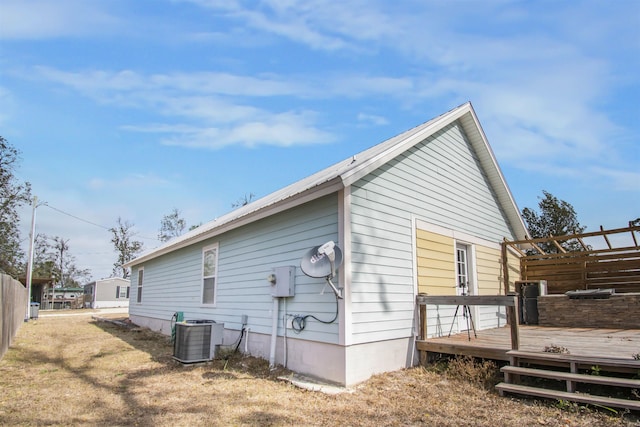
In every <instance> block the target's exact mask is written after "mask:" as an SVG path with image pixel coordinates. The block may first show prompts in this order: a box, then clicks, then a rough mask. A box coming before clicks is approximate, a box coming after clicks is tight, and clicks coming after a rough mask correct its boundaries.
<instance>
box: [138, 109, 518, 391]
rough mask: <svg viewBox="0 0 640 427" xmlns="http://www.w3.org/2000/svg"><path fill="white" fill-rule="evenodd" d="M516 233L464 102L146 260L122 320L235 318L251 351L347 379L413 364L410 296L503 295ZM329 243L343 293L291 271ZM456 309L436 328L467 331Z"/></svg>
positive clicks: (231, 327)
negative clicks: (506, 257)
mask: <svg viewBox="0 0 640 427" xmlns="http://www.w3.org/2000/svg"><path fill="white" fill-rule="evenodd" d="M526 234H527V233H526V229H525V226H524V224H523V222H522V219H521V217H520V213H519V210H518V208H517V206H516V204H515V202H514V199H513V197H512V195H511V193H510V191H509V188H508V187H507V184H506V182H505V180H504V177H503V175H502V173H501V171H500V169H499V167H498V164H497V162H496V159H495V157H494V155H493V153H492V151H491V149H490V147H489V144H488V142H487V139H486V137H485V135H484V133H483V131H482V128H481V126H480V123H479V122H478V119H477V117H476V114H475V112H474V110H473V108H472V106H471V104H470V103H466V104H464V105H461V106H459V107H457V108H455V109H453V110H451V111H449V112H447V113H445V114H443V115H441V116H439V117H436V118H434V119H432V120H430V121H428V122H426V123H424V124H422V125H420V126H417V127H415V128H413V129H410V130H408V131H406V132H404V133H402V134H400V135H398V136H396V137H393V138H391V139H389V140H387V141H384V142H382V143H380V144H378V145H375V146H373V147H372V148H370V149H368V150H366V151H363V152H361V153H359V154H356V155H355V156H353V157H349V158H348V159H346V160H344V161H342V162H340V163H337V164H335V165H333V166H331V167H328V168H326V169H324V170H322V171H320V172H318V173H316V174H314V175H311V176H309V177H307V178H305V179H303V180H301V181H299V182H296V183H294V184H292V185H290V186H288V187H285V188H283V189H281V190H279V191H276V192H274V193H272V194H270V195H268V196H265V197H263V198H261V199H259V200H256V201H254V202H252V203H250V204H248V205H246V206H243V207H241V208H239V209H237V210H235V211H232V212H230V213H229V214H226V215H224V216H222V217H220V218H218V219H216V220H214V221H211V222H209V223H207V224H204V225H202V226H200V227H198V228H197V229H195V230H192V231H190V232H189V233H187V234H185V235H183V236H180V237H178V238H176V239H174V240H171V241H169V242H167V243H165V244H164V245H163V246H161V247H159V248H157V249H155V250H152V251H150V252H147V253H144V254H142V255H141V256H139V257H138V258H137V259H135V260H133V261H131V262H130V263H128V264H127V266H128V267H131V269H132V276H131V277H132V283H131V286H132V289H131V300H132V303H131V305H130V307H129V314H130V318H131V320H132V321H133V322H134V323H136V324H138V325H141V326H147V327H150V328H151V329H154V330H158V331H162V332H163V333H166V334H169V333H170V321H171V318H172V315H173V314H174V313H175V312H178V311H181V312H184V315H185V318H186V319H210V320H215V321H216V322H218V323H224V327H225V336H224V343H225V344H226V343H229V344H230V343H233V342H234V341H235V340H236V339H237V338H238V337H239V336H240V331H241V329H242V328H243V326H244V327H246V328H247V329H248V333H247V334H245V338H244V339H245V340H246V343H243V345H242V346H241V347H240V348H242V349H244V348H245V344H246V348H247V349H248V352H249V353H251V354H252V355H255V356H259V357H263V358H268V359H269V360H271V361H272V362H274V363H277V364H282V365H286V366H287V367H288V368H290V369H292V370H294V371H297V372H300V373H304V374H308V375H311V376H315V377H318V378H321V379H324V380H327V381H331V382H334V383H337V384H341V385H346V386H349V385H353V384H356V383H358V382H361V381H363V380H366V379H367V378H369V377H370V376H371V375H372V374H375V373H379V372H385V371H391V370H396V369H400V368H404V367H407V366H411V365H412V364H414V363H416V362H417V359H416V357H415V356H414V354H415V349H414V340H415V335H416V327H415V324H416V304H415V300H416V295H417V294H418V293H419V292H429V293H432V294H455V293H456V292H459V291H460V289H461V288H460V287H459V284H460V283H464V285H465V286H467V288H465V289H464V290H465V291H466V292H468V293H471V294H482V293H484V294H498V293H502V291H501V290H503V289H504V286H505V284H504V283H502V282H501V274H500V265H501V264H500V260H501V252H500V242H501V241H502V240H503V238H505V237H506V238H508V239H515V238H521V237H522V236H525V235H526ZM331 241H333V242H335V244H337V246H338V248H339V249H340V253H339V255H342V256H341V258H342V263H341V265H340V266H339V267H338V268H337V269H336V276H335V277H334V278H333V280H331V284H335V286H336V288H337V292H338V294H339V295H340V297H342V298H338V297H337V295H336V294H335V293H334V291H333V290H332V288H331V286H330V285H331V284H330V283H328V281H326V280H325V278H323V277H310V276H308V275H307V274H305V272H304V271H303V270H302V269H301V267H300V266H301V261H302V259H303V258H304V257H305V256H306V257H307V259H308V257H309V251H310V249H311V248H316V247H318V246H321V245H323V244H325V243H327V242H331ZM312 255H313V254H312ZM316 255H317V254H316ZM318 258H322V256H321V255H320V256H316V258H314V259H318ZM339 258H340V257H339ZM325 261H326V260H325ZM339 261H340V260H339V259H337V260H336V262H339ZM305 271H306V272H307V273H308V268H307V269H305ZM323 274H324V273H323ZM323 274H321V275H323ZM312 275H313V274H312ZM274 279H275V281H276V285H273V284H272V283H273V281H274ZM282 284H284V287H280V285H282ZM289 285H291V287H289ZM273 289H276V290H277V291H278V292H279V293H278V295H291V296H281V297H273V296H272V290H273ZM452 314H453V313H452V311H451V309H449V310H448V311H447V310H444V309H443V311H442V313H440V314H439V315H438V318H437V319H433V320H432V322H435V323H444V324H446V325H447V326H448V324H449V323H452V324H453V323H456V324H455V325H454V326H455V330H456V331H458V330H462V329H464V328H465V326H464V325H463V324H461V323H460V322H457V321H456V319H454V318H452ZM476 315H477V317H478V323H479V325H478V327H479V328H484V327H493V326H496V325H497V324H498V323H499V317H498V318H496V315H495V308H493V309H492V312H482V310H480V311H478V312H476ZM443 319H444V320H443ZM450 320H451V322H450ZM245 322H246V325H245ZM503 323H504V322H503Z"/></svg>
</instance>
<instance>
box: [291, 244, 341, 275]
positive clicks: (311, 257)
mask: <svg viewBox="0 0 640 427" xmlns="http://www.w3.org/2000/svg"><path fill="white" fill-rule="evenodd" d="M331 258H333V259H331ZM340 265H342V251H341V250H340V248H339V247H338V246H336V244H335V243H333V241H329V242H327V243H325V244H324V245H320V246H315V247H313V248H311V249H309V251H308V252H307V253H306V254H305V255H304V256H303V257H302V261H301V262H300V268H301V269H302V272H303V273H304V274H306V275H307V276H309V277H333V276H335V273H336V269H337V268H338V267H340Z"/></svg>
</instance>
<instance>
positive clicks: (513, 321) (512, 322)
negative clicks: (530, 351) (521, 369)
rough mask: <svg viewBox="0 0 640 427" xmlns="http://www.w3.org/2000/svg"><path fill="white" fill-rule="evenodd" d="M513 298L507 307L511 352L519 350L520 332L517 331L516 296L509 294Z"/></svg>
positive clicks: (513, 293) (512, 293)
mask: <svg viewBox="0 0 640 427" xmlns="http://www.w3.org/2000/svg"><path fill="white" fill-rule="evenodd" d="M509 296H511V297H513V304H512V305H508V306H507V321H508V322H509V327H510V328H511V350H519V349H520V330H519V329H518V294H516V293H515V292H509Z"/></svg>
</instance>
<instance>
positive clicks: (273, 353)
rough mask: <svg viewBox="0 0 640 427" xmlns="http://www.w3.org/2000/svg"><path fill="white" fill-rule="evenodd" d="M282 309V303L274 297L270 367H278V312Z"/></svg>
mask: <svg viewBox="0 0 640 427" xmlns="http://www.w3.org/2000/svg"><path fill="white" fill-rule="evenodd" d="M279 308H280V301H278V298H277V297H273V308H272V309H271V311H272V313H273V316H272V323H271V351H270V353H269V367H270V368H272V369H273V368H275V367H276V341H277V339H278V316H279V313H278V310H279Z"/></svg>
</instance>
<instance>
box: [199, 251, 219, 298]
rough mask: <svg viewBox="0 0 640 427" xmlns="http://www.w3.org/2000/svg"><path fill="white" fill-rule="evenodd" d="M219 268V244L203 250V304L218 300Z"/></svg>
mask: <svg viewBox="0 0 640 427" xmlns="http://www.w3.org/2000/svg"><path fill="white" fill-rule="evenodd" d="M217 270H218V245H214V246H207V247H206V248H204V249H203V250H202V304H212V305H213V304H215V302H216V272H217Z"/></svg>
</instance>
